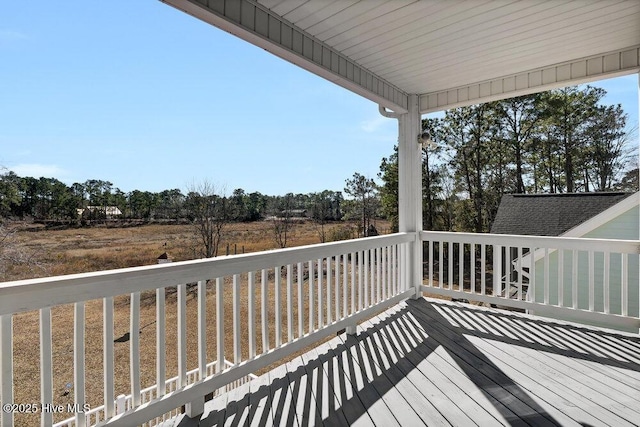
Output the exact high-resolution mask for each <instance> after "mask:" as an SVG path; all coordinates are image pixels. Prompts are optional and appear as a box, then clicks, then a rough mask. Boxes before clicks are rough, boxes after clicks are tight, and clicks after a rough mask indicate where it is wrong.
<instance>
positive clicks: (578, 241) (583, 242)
mask: <svg viewBox="0 0 640 427" xmlns="http://www.w3.org/2000/svg"><path fill="white" fill-rule="evenodd" d="M420 238H421V239H422V240H423V241H431V240H435V241H445V242H453V243H477V244H489V245H491V244H492V245H503V246H513V247H524V248H534V247H535V248H538V247H539V248H545V247H546V248H553V249H579V250H593V251H609V252H618V253H628V254H640V241H638V240H616V239H588V238H582V237H561V236H558V237H551V236H521V235H513V234H489V233H457V232H450V231H421V232H420Z"/></svg>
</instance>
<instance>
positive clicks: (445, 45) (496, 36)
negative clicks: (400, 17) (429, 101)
mask: <svg viewBox="0 0 640 427" xmlns="http://www.w3.org/2000/svg"><path fill="white" fill-rule="evenodd" d="M571 10H573V7H572V6H571V5H570V4H561V3H560V4H559V3H553V2H549V3H541V4H538V5H535V6H532V7H530V8H526V9H519V10H518V11H516V12H514V13H512V14H511V15H510V16H509V20H508V21H506V20H505V22H504V23H503V24H502V25H499V26H497V25H496V26H487V25H483V24H484V23H485V21H484V20H480V22H475V23H474V24H472V23H471V22H469V23H468V24H469V25H466V26H462V27H460V26H456V27H454V28H446V29H444V30H446V32H445V31H444V30H443V31H441V32H439V33H437V34H434V35H433V37H431V38H430V39H429V40H428V41H425V42H424V43H423V44H421V45H418V46H419V47H420V48H421V49H425V51H426V50H427V49H428V52H429V57H428V58H424V57H416V56H408V55H404V58H400V59H398V58H397V57H395V55H393V54H390V55H385V56H384V57H382V58H379V59H377V61H379V63H376V61H373V60H370V61H366V60H361V63H362V64H363V65H365V66H368V67H374V66H375V67H377V69H379V70H380V71H381V72H387V71H388V70H393V69H394V66H395V67H398V68H399V67H404V68H403V70H405V72H408V71H411V68H410V67H412V66H414V64H420V67H424V64H423V63H424V62H425V61H428V63H429V67H430V68H431V67H434V66H435V65H436V64H437V63H438V62H437V61H438V59H442V58H445V59H444V62H446V61H447V60H449V58H450V57H453V56H456V54H459V53H465V56H464V58H465V59H468V58H470V56H469V55H470V54H476V56H478V55H484V52H485V51H486V50H487V49H489V47H487V46H494V45H495V44H496V43H497V42H501V41H502V44H501V47H502V46H506V45H505V44H504V40H509V41H508V42H507V43H510V44H517V43H520V41H521V40H523V39H525V40H526V39H530V38H531V37H532V36H533V35H535V31H536V29H538V28H539V27H540V21H542V22H543V23H544V24H543V25H549V24H550V23H552V22H553V20H562V19H564V18H565V15H564V14H565V13H566V12H567V11H571ZM451 30H453V33H452V32H451ZM516 39H517V40H516ZM461 46H462V48H461ZM501 50H506V49H501ZM441 62H443V61H441Z"/></svg>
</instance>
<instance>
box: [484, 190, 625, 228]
mask: <svg viewBox="0 0 640 427" xmlns="http://www.w3.org/2000/svg"><path fill="white" fill-rule="evenodd" d="M630 195H631V193H568V194H505V195H504V196H502V200H501V201H500V206H499V207H498V213H497V214H496V218H495V220H494V221H493V225H492V226H491V233H496V234H524V235H534V236H559V235H561V234H563V233H565V232H567V231H568V230H570V229H572V228H574V227H575V226H577V225H579V224H582V223H583V222H585V221H587V220H588V219H590V218H592V217H594V216H596V215H598V214H599V213H600V212H602V211H604V210H606V209H608V208H610V207H611V206H613V205H615V204H616V203H618V202H620V201H621V200H623V199H625V198H627V197H629V196H630Z"/></svg>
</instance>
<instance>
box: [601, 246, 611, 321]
mask: <svg viewBox="0 0 640 427" xmlns="http://www.w3.org/2000/svg"><path fill="white" fill-rule="evenodd" d="M610 259H611V253H609V252H605V253H604V268H603V279H604V280H603V283H602V293H603V296H604V312H605V313H606V314H609V313H610V312H611V307H610V306H611V303H610V301H609V298H610V290H609V270H610V268H611V266H610Z"/></svg>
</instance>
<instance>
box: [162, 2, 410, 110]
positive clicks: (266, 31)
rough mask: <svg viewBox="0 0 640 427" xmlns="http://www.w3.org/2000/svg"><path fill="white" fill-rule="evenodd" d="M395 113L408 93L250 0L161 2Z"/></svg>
mask: <svg viewBox="0 0 640 427" xmlns="http://www.w3.org/2000/svg"><path fill="white" fill-rule="evenodd" d="M161 1H163V2H164V3H167V4H169V5H171V6H173V7H175V8H176V9H179V10H182V11H184V12H186V13H188V14H189V15H192V16H194V17H196V18H198V19H200V20H202V21H204V22H207V23H209V24H211V25H213V26H215V27H218V28H220V29H222V30H224V31H227V32H229V33H231V34H233V35H235V36H237V37H239V38H241V39H243V40H245V41H247V42H249V43H251V44H253V45H255V46H258V47H260V48H262V49H265V50H266V51H268V52H270V53H272V54H274V55H276V56H279V57H280V58H282V59H284V60H286V61H289V62H291V63H293V64H296V65H298V66H300V67H301V68H304V69H306V70H307V71H310V72H312V73H314V74H316V75H318V76H320V77H323V78H325V79H327V80H329V81H331V82H333V83H335V84H338V85H340V86H342V87H344V88H346V89H347V90H349V91H351V92H354V93H357V94H359V95H361V96H363V97H365V98H367V99H369V100H371V101H373V102H375V103H377V104H379V105H382V106H384V107H387V108H389V109H391V110H393V111H395V112H398V113H405V112H407V111H408V95H407V94H406V93H405V92H403V91H402V90H400V89H398V88H397V87H395V86H393V85H392V84H391V83H389V82H387V81H386V80H384V79H382V78H381V77H379V76H377V75H375V74H374V73H372V72H371V71H369V70H367V69H366V68H364V67H362V66H361V65H359V64H357V63H356V62H355V61H353V60H351V59H349V58H348V57H346V56H345V55H343V54H341V53H340V52H338V51H336V50H335V49H333V48H331V47H330V46H328V45H326V44H325V43H322V42H321V41H319V40H317V39H316V38H314V37H313V36H311V35H310V34H308V33H306V32H305V31H303V30H301V29H300V28H298V27H296V26H295V25H293V24H292V23H290V22H288V21H287V20H285V19H284V18H282V17H281V16H279V15H277V14H275V13H273V12H271V11H270V10H268V9H266V8H263V7H262V6H260V5H259V4H256V3H253V2H250V1H249V0H215V1H207V0H161Z"/></svg>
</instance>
